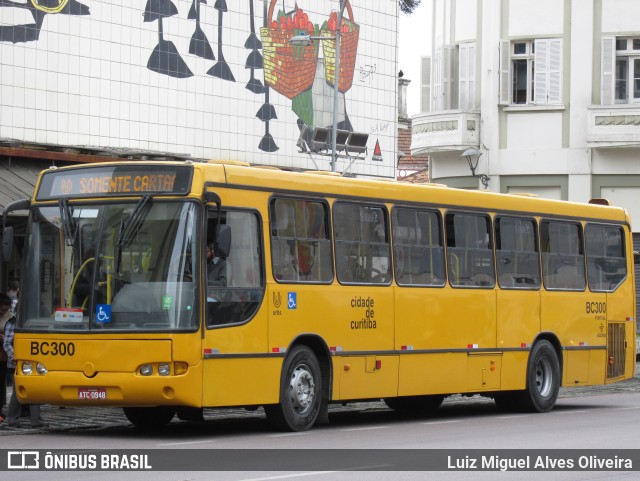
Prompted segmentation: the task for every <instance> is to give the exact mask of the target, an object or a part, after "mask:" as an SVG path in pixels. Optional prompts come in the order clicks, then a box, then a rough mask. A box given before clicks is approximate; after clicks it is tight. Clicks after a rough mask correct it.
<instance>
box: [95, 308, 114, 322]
mask: <svg viewBox="0 0 640 481" xmlns="http://www.w3.org/2000/svg"><path fill="white" fill-rule="evenodd" d="M96 322H102V323H107V322H111V304H98V305H97V306H96Z"/></svg>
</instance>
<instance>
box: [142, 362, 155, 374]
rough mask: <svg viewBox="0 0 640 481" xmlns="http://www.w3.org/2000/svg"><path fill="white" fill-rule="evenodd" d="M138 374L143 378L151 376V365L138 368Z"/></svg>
mask: <svg viewBox="0 0 640 481" xmlns="http://www.w3.org/2000/svg"><path fill="white" fill-rule="evenodd" d="M140 374H142V375H143V376H151V375H152V374H153V366H152V365H151V364H143V365H142V366H140Z"/></svg>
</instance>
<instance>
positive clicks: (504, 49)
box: [498, 40, 511, 105]
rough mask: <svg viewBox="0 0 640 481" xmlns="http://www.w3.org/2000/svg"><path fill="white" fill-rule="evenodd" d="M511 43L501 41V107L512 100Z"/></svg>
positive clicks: (499, 96)
mask: <svg viewBox="0 0 640 481" xmlns="http://www.w3.org/2000/svg"><path fill="white" fill-rule="evenodd" d="M510 77H511V42H509V40H500V92H499V95H498V99H499V104H500V105H509V102H510V100H511V93H510V90H511V78H510Z"/></svg>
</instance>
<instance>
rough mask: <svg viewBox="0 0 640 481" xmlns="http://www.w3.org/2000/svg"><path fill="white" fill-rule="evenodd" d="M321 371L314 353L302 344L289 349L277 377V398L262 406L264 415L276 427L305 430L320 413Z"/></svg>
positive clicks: (288, 429)
mask: <svg viewBox="0 0 640 481" xmlns="http://www.w3.org/2000/svg"><path fill="white" fill-rule="evenodd" d="M321 401H322V372H321V370H320V364H319V363H318V359H317V358H316V355H315V354H314V353H313V351H312V350H311V349H309V348H308V347H306V346H297V347H295V348H293V349H292V350H291V352H290V353H289V355H288V356H287V359H286V360H285V364H284V369H283V370H282V378H281V380H280V402H279V403H278V404H271V405H267V406H265V407H264V410H265V413H266V414H267V419H268V420H269V422H270V423H271V424H272V425H273V426H275V427H276V428H278V429H281V430H287V431H307V430H308V429H311V427H312V426H313V424H314V423H315V422H316V419H317V418H318V414H319V413H320V405H321Z"/></svg>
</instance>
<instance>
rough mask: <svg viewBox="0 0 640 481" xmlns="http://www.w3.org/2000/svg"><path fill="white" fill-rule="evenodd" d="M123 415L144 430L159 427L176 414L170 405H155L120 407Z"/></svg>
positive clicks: (168, 421)
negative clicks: (148, 406) (149, 406)
mask: <svg viewBox="0 0 640 481" xmlns="http://www.w3.org/2000/svg"><path fill="white" fill-rule="evenodd" d="M122 410H123V411H124V415H125V416H126V417H127V419H128V420H129V421H130V422H131V424H133V425H134V426H135V427H137V428H139V429H144V430H152V429H159V428H162V427H164V426H166V425H167V424H169V423H170V422H171V420H172V419H173V416H174V415H175V414H176V410H175V408H173V407H171V406H156V407H152V408H141V407H129V408H122Z"/></svg>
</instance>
